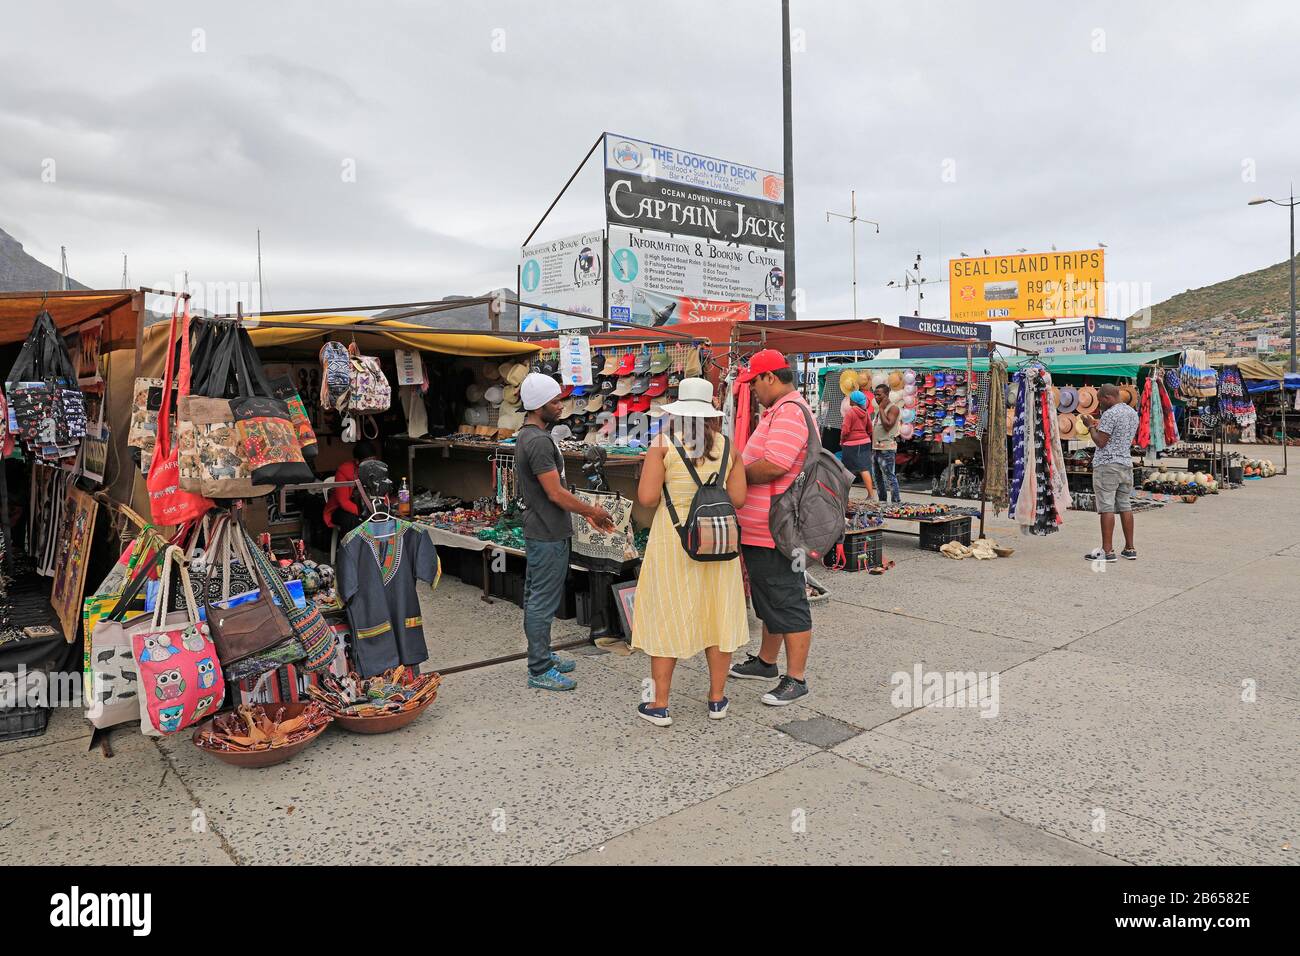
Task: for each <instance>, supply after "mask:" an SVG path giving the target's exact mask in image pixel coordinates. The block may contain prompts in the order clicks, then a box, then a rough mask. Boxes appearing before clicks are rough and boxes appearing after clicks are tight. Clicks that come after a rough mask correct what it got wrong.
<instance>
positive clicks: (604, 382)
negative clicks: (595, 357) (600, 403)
mask: <svg viewBox="0 0 1300 956" xmlns="http://www.w3.org/2000/svg"><path fill="white" fill-rule="evenodd" d="M617 384H618V383H616V382H615V381H614V380H613V379H612V378H602V379H601V380H600V394H602V395H613V394H614V388H615V386H616V385H617Z"/></svg>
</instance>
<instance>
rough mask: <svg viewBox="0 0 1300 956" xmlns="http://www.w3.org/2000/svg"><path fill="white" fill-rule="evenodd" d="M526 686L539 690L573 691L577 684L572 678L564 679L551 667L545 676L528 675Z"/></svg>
mask: <svg viewBox="0 0 1300 956" xmlns="http://www.w3.org/2000/svg"><path fill="white" fill-rule="evenodd" d="M528 686H529V687H537V688H539V689H541V690H573V688H575V687H577V686H578V682H577V681H576V680H574V679H573V678H572V677H565V676H564V675H563V674H561V673H560V672H559V671H558V670H556V669H555V668H554V667H552V668H551V669H550V670H549V671H547V672H546V673H545V674H537V675H533V674H529V675H528Z"/></svg>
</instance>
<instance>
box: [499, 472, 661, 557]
mask: <svg viewBox="0 0 1300 956" xmlns="http://www.w3.org/2000/svg"><path fill="white" fill-rule="evenodd" d="M510 474H511V475H512V476H513V475H514V469H511V470H510ZM573 496H574V497H575V498H577V499H578V500H579V501H581V502H583V503H585V504H589V505H596V506H597V507H600V508H604V509H605V510H606V511H608V512H609V516H610V518H611V519H613V522H614V529H613V530H612V531H601V530H600V529H599V528H597V527H594V526H593V525H592V524H591V523H590V522H589V521H588V520H587V519H586V518H583V517H580V516H579V515H576V514H574V515H570V516H569V517H570V519H571V520H572V526H573V539H572V544H573V553H574V555H576V556H578V557H579V558H581V559H582V564H583V565H584V566H586V567H589V568H591V569H593V570H597V571H618V570H620V569H621V568H622V567H623V566H624V565H625V564H626V563H627V562H628V561H631V560H635V559H636V558H637V557H638V556H639V555H638V552H637V550H636V544H635V542H634V541H633V539H632V530H633V529H632V502H631V501H630V500H629V499H627V498H623V497H620V496H618V495H613V494H598V493H595V492H591V491H579V490H576V489H575V490H574V491H573Z"/></svg>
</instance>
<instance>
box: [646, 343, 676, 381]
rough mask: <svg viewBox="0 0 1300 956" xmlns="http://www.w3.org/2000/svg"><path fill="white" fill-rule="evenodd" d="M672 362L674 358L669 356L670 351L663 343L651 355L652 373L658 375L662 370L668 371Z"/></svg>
mask: <svg viewBox="0 0 1300 956" xmlns="http://www.w3.org/2000/svg"><path fill="white" fill-rule="evenodd" d="M671 364H672V359H670V358H669V357H668V351H667V350H666V349H665V348H664V347H663V346H662V345H661V346H659V348H658V349H657V350H656V351H655V352H654V354H653V355H651V356H650V372H651V374H654V375H658V374H659V373H660V372H666V371H668V366H669V365H671Z"/></svg>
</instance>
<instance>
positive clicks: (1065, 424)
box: [1056, 412, 1074, 438]
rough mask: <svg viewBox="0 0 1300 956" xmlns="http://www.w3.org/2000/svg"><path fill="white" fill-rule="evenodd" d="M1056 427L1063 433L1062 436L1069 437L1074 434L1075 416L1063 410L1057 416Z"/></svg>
mask: <svg viewBox="0 0 1300 956" xmlns="http://www.w3.org/2000/svg"><path fill="white" fill-rule="evenodd" d="M1056 427H1057V429H1058V430H1059V431H1060V433H1061V437H1062V438H1067V437H1069V436H1070V435H1073V434H1074V416H1073V415H1071V414H1070V413H1069V412H1061V413H1060V414H1059V415H1057V416H1056Z"/></svg>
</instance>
